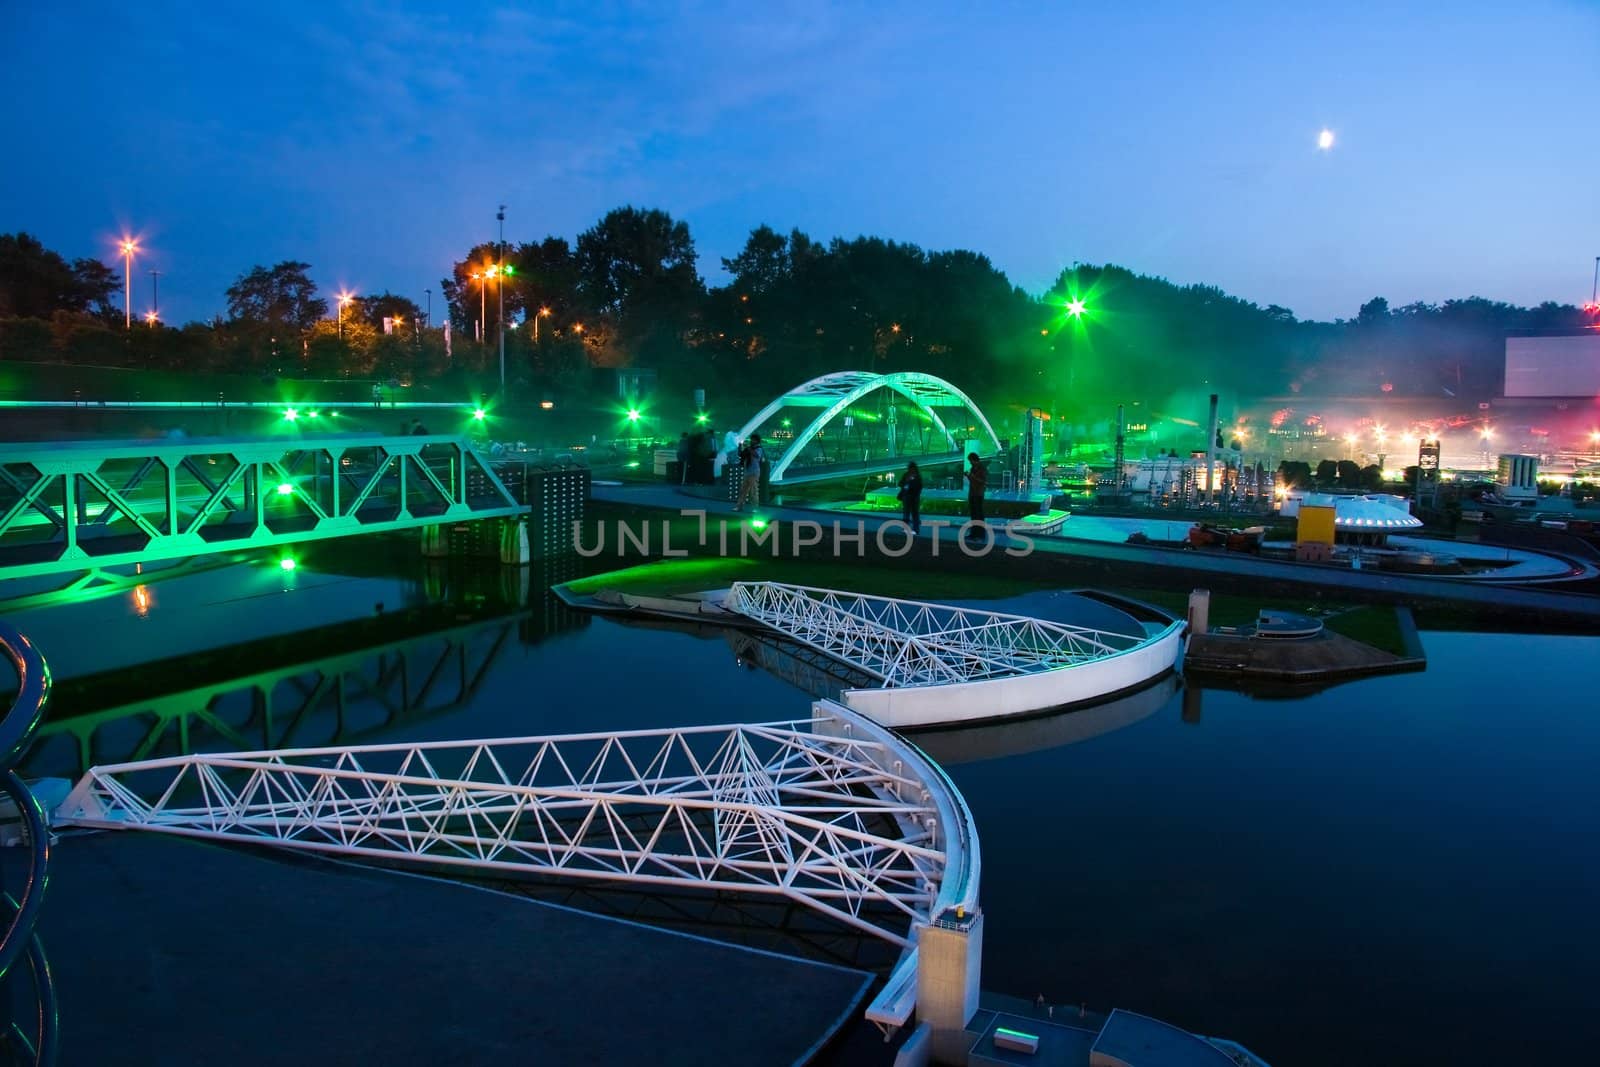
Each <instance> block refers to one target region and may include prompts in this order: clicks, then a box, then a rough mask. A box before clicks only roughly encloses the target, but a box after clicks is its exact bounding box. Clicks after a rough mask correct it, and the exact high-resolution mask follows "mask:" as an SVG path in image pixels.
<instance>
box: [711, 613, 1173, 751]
mask: <svg viewBox="0 0 1600 1067" xmlns="http://www.w3.org/2000/svg"><path fill="white" fill-rule="evenodd" d="M722 606H723V607H724V608H726V609H727V610H729V611H732V612H735V613H737V614H740V615H743V616H745V617H746V618H749V619H753V620H755V621H757V622H761V623H764V624H765V625H767V626H769V627H771V628H772V629H774V630H777V631H778V632H780V633H782V634H784V635H785V636H787V637H789V638H790V639H791V640H794V641H797V642H799V643H800V644H802V645H805V646H806V647H808V648H811V649H814V650H816V651H818V652H821V653H823V654H824V655H827V656H830V657H832V658H834V659H836V660H838V661H840V662H842V663H846V664H849V665H850V666H851V667H853V668H855V669H857V670H859V671H861V672H863V673H865V674H867V675H869V676H871V677H872V678H875V679H877V680H878V681H879V682H880V683H881V685H880V687H879V688H875V689H852V690H848V691H846V692H845V693H844V694H843V698H844V701H845V703H846V704H848V705H849V706H850V707H851V708H853V709H854V710H856V711H859V712H862V713H863V714H866V715H868V716H870V717H871V718H872V719H873V720H874V721H876V722H879V723H882V724H884V725H885V726H893V727H897V728H899V727H908V726H930V725H935V724H942V723H955V722H970V721H973V720H977V719H993V718H1001V717H1004V716H1008V715H1020V714H1026V713H1027V712H1032V711H1041V710H1044V709H1047V708H1057V707H1063V706H1067V705H1071V704H1081V703H1085V702H1087V701H1093V700H1101V699H1106V698H1109V697H1112V696H1115V695H1117V694H1119V693H1125V692H1129V691H1131V690H1134V689H1138V688H1140V687H1141V686H1144V685H1148V684H1150V683H1151V682H1154V681H1155V680H1157V679H1158V678H1161V677H1164V676H1165V675H1166V674H1168V673H1170V672H1171V671H1172V670H1174V669H1175V667H1176V665H1177V663H1178V659H1179V657H1180V656H1181V655H1182V653H1183V631H1184V624H1183V623H1182V622H1179V621H1177V620H1173V619H1170V618H1166V617H1164V616H1161V617H1159V618H1157V617H1155V613H1153V612H1151V613H1149V614H1150V615H1151V618H1150V619H1146V620H1143V621H1142V622H1141V625H1142V626H1143V629H1144V633H1142V634H1137V635H1135V634H1126V633H1118V632H1116V631H1112V630H1101V629H1094V628H1091V627H1085V626H1073V625H1070V624H1067V623H1060V622H1050V621H1046V620H1044V619H1035V618H1031V617H1029V616H1026V615H1010V614H1006V613H1003V612H996V611H985V610H980V609H974V608H959V607H953V606H951V605H947V604H926V603H921V602H919V601H913V600H896V599H894V598H892V597H878V596H865V595H863V594H860V593H850V592H844V591H841V590H838V589H817V588H812V587H809V586H800V585H785V584H783V583H780V582H735V583H734V584H733V586H732V588H730V589H729V591H728V594H727V596H726V598H725V599H724V600H723V602H722ZM1129 606H1132V605H1131V604H1130V605H1129Z"/></svg>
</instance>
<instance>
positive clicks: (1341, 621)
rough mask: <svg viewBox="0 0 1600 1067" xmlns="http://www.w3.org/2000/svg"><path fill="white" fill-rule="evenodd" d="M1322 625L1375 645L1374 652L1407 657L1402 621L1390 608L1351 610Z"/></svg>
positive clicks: (1373, 607)
mask: <svg viewBox="0 0 1600 1067" xmlns="http://www.w3.org/2000/svg"><path fill="white" fill-rule="evenodd" d="M1322 624H1323V625H1324V626H1326V627H1327V628H1328V629H1330V630H1332V631H1333V632H1334V633H1336V634H1343V635H1344V636H1345V637H1349V638H1352V639H1353V640H1356V641H1360V642H1362V643H1363V644H1368V645H1371V646H1372V647H1373V648H1378V649H1382V650H1383V651H1385V652H1392V653H1394V654H1395V655H1396V656H1404V655H1405V654H1406V646H1405V642H1404V641H1402V640H1401V638H1400V618H1399V616H1398V615H1396V614H1395V610H1394V609H1393V608H1389V607H1379V606H1372V607H1365V608H1351V609H1349V610H1348V611H1342V612H1340V613H1339V614H1337V615H1332V616H1329V617H1328V618H1326V619H1323V620H1322Z"/></svg>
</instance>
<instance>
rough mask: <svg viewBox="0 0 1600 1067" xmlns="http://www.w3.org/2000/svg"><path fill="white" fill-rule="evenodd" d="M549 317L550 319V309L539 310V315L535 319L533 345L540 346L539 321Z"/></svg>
mask: <svg viewBox="0 0 1600 1067" xmlns="http://www.w3.org/2000/svg"><path fill="white" fill-rule="evenodd" d="M549 317H550V309H549V308H540V309H539V313H538V314H537V315H535V316H534V317H533V343H534V344H538V343H539V320H540V319H548V318H549Z"/></svg>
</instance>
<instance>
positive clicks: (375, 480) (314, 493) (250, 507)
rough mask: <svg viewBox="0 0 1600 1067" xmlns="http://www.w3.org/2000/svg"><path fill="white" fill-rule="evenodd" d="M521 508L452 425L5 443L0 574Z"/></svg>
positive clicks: (56, 570)
mask: <svg viewBox="0 0 1600 1067" xmlns="http://www.w3.org/2000/svg"><path fill="white" fill-rule="evenodd" d="M525 511H526V509H525V508H524V507H522V506H521V505H519V504H518V503H517V501H516V499H515V498H514V497H512V495H511V494H510V492H509V491H508V490H507V489H506V488H505V486H503V485H502V484H501V483H500V480H499V479H498V478H497V477H495V475H494V473H493V471H491V470H490V469H489V466H488V464H487V463H486V462H485V461H484V458H483V456H482V455H481V454H480V453H479V452H478V451H477V450H476V449H475V448H474V447H473V446H472V444H471V443H470V442H469V441H467V440H466V439H465V438H464V437H456V436H450V435H427V436H421V435H419V436H393V435H387V434H360V433H356V434H338V435H323V436H313V435H303V436H298V437H272V438H259V439H255V438H252V439H240V438H190V439H185V440H182V441H73V442H52V443H48V444H37V443H35V444H16V445H5V446H3V448H0V579H5V578H22V577H33V576H37V575H48V574H63V573H70V572H77V571H86V570H93V569H97V568H106V567H113V566H118V565H126V564H132V563H149V562H155V561H158V560H166V559H178V558H183V557H190V556H200V555H207V554H210V553H214V552H224V551H232V550H236V549H240V548H259V547H268V546H273V545H281V544H290V543H294V542H298V541H309V540H318V539H322V538H328V537H341V536H345V535H348V534H352V533H375V532H380V531H385V530H402V529H414V528H418V527H422V526H431V525H437V524H440V523H446V522H458V521H461V520H464V519H482V518H493V517H497V516H515V515H520V514H522V513H524V512H525ZM113 524H116V526H115V529H113ZM43 527H48V531H47V532H48V536H47V537H45V538H43V539H40V538H38V537H35V536H34V534H35V533H36V532H38V531H40V529H41V528H43ZM113 534H119V535H120V536H112V535H113Z"/></svg>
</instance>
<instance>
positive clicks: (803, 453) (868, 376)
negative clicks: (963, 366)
mask: <svg viewBox="0 0 1600 1067" xmlns="http://www.w3.org/2000/svg"><path fill="white" fill-rule="evenodd" d="M869 398H871V401H870V402H869ZM792 411H798V412H803V413H804V414H803V423H804V424H803V425H801V426H798V427H797V426H795V425H794V423H795V422H796V419H795V418H793V417H792V416H790V415H789V412H792ZM902 415H903V416H904V419H903V420H902ZM753 433H759V434H761V439H762V441H763V442H766V443H768V445H769V447H768V457H767V458H768V462H769V463H770V464H771V470H770V473H769V478H770V480H771V482H772V484H774V485H799V484H802V483H805V482H817V481H824V480H826V479H829V478H839V477H846V476H849V475H854V474H872V473H881V472H886V471H892V470H898V469H899V468H901V467H903V466H904V465H905V463H906V461H907V460H912V459H914V460H917V461H919V462H922V463H950V462H959V461H960V460H961V459H962V458H963V457H964V456H965V455H966V453H967V451H968V450H969V445H970V446H971V450H975V451H977V452H978V453H979V454H980V455H983V456H986V457H987V456H992V455H994V454H995V453H997V452H999V451H1000V440H999V438H998V437H996V436H995V432H994V427H992V426H991V425H990V424H989V420H988V418H987V417H986V416H985V415H984V414H983V412H982V411H980V410H979V409H978V405H977V404H975V403H973V401H972V398H971V397H969V396H968V395H967V394H966V393H964V392H962V391H961V390H960V389H958V388H956V387H955V386H954V385H952V384H950V383H949V382H947V381H945V380H944V379H943V378H936V377H934V376H933V375H931V374H920V373H917V372H915V371H900V372H897V373H894V374H874V373H872V372H870V371H838V372H835V373H833V374H824V375H823V376H822V377H820V378H813V379H811V380H810V381H809V382H805V383H803V384H801V385H797V386H795V387H794V388H793V389H790V390H789V391H788V392H786V393H784V394H783V395H782V396H780V397H778V398H777V399H776V400H774V401H772V403H770V404H768V405H767V406H766V407H764V408H762V409H761V410H760V411H759V412H757V413H756V414H755V416H754V417H753V418H751V419H750V420H749V421H748V422H746V423H745V424H744V426H742V427H741V428H740V429H739V438H740V439H741V440H743V439H744V438H746V437H749V436H750V435H751V434H753ZM774 452H776V458H775V459H774V458H773V453H774Z"/></svg>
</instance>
